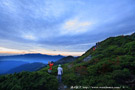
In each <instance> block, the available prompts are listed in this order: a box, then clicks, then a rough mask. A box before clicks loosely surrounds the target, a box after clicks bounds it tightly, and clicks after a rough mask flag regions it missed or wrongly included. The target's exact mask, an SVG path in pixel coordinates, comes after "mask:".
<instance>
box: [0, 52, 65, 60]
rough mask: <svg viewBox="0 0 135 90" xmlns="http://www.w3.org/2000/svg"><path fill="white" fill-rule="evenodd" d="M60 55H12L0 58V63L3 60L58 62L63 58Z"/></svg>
mask: <svg viewBox="0 0 135 90" xmlns="http://www.w3.org/2000/svg"><path fill="white" fill-rule="evenodd" d="M63 57H64V56H62V55H45V54H39V53H36V54H23V55H12V56H0V61H3V60H36V61H38V60H47V61H48V60H50V61H51V60H53V61H56V60H59V59H61V58H63Z"/></svg>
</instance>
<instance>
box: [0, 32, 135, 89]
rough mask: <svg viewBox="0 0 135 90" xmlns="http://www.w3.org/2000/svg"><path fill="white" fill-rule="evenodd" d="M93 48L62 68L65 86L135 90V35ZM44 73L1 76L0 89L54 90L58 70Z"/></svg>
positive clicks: (44, 71) (42, 70) (45, 70)
mask: <svg viewBox="0 0 135 90" xmlns="http://www.w3.org/2000/svg"><path fill="white" fill-rule="evenodd" d="M93 48H94V46H93V47H92V48H91V49H89V50H88V51H87V52H86V53H84V54H83V55H82V56H81V57H79V58H77V59H76V60H75V61H73V62H70V63H67V64H64V65H62V67H63V70H64V73H63V76H62V79H63V83H64V85H67V86H68V87H69V88H71V87H72V86H73V87H74V86H75V87H76V86H81V87H78V88H80V89H83V86H84V87H85V88H88V90H89V89H91V88H92V87H113V88H114V89H116V87H117V88H120V90H121V89H122V90H123V89H124V90H125V89H126V90H134V89H135V71H134V69H135V33H134V34H132V35H128V36H117V37H110V38H107V39H106V40H104V41H102V42H99V43H98V45H97V47H96V49H95V50H93ZM47 69H48V68H47V67H46V68H43V69H41V70H39V71H36V72H21V73H18V74H16V73H15V74H13V75H5V76H0V89H1V90H9V89H11V88H12V90H15V89H17V90H24V89H27V90H31V89H32V90H57V88H58V82H57V79H56V76H57V66H54V67H53V71H52V74H48V73H47ZM11 81H12V82H11ZM30 87H31V88H30ZM50 87H51V88H50Z"/></svg>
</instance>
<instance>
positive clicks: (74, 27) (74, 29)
mask: <svg viewBox="0 0 135 90" xmlns="http://www.w3.org/2000/svg"><path fill="white" fill-rule="evenodd" d="M91 25H92V23H91V22H89V21H79V20H78V19H72V20H68V21H66V22H65V23H64V25H63V26H62V29H61V32H60V33H61V34H71V35H72V34H73V35H74V34H80V33H84V32H86V31H87V30H88V28H90V26H91Z"/></svg>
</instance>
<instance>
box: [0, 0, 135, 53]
mask: <svg viewBox="0 0 135 90" xmlns="http://www.w3.org/2000/svg"><path fill="white" fill-rule="evenodd" d="M133 32H135V0H0V54H1V55H6V54H21V53H43V54H51V55H57V54H62V55H81V54H83V53H84V52H85V51H87V50H88V49H89V48H90V47H91V46H93V45H95V43H96V42H98V41H101V40H104V39H106V38H108V37H110V36H117V35H122V34H131V33H133Z"/></svg>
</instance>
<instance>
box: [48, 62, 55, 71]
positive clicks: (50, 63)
mask: <svg viewBox="0 0 135 90" xmlns="http://www.w3.org/2000/svg"><path fill="white" fill-rule="evenodd" d="M48 65H49V69H48V73H51V72H52V66H53V65H54V63H53V61H51V62H48Z"/></svg>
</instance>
